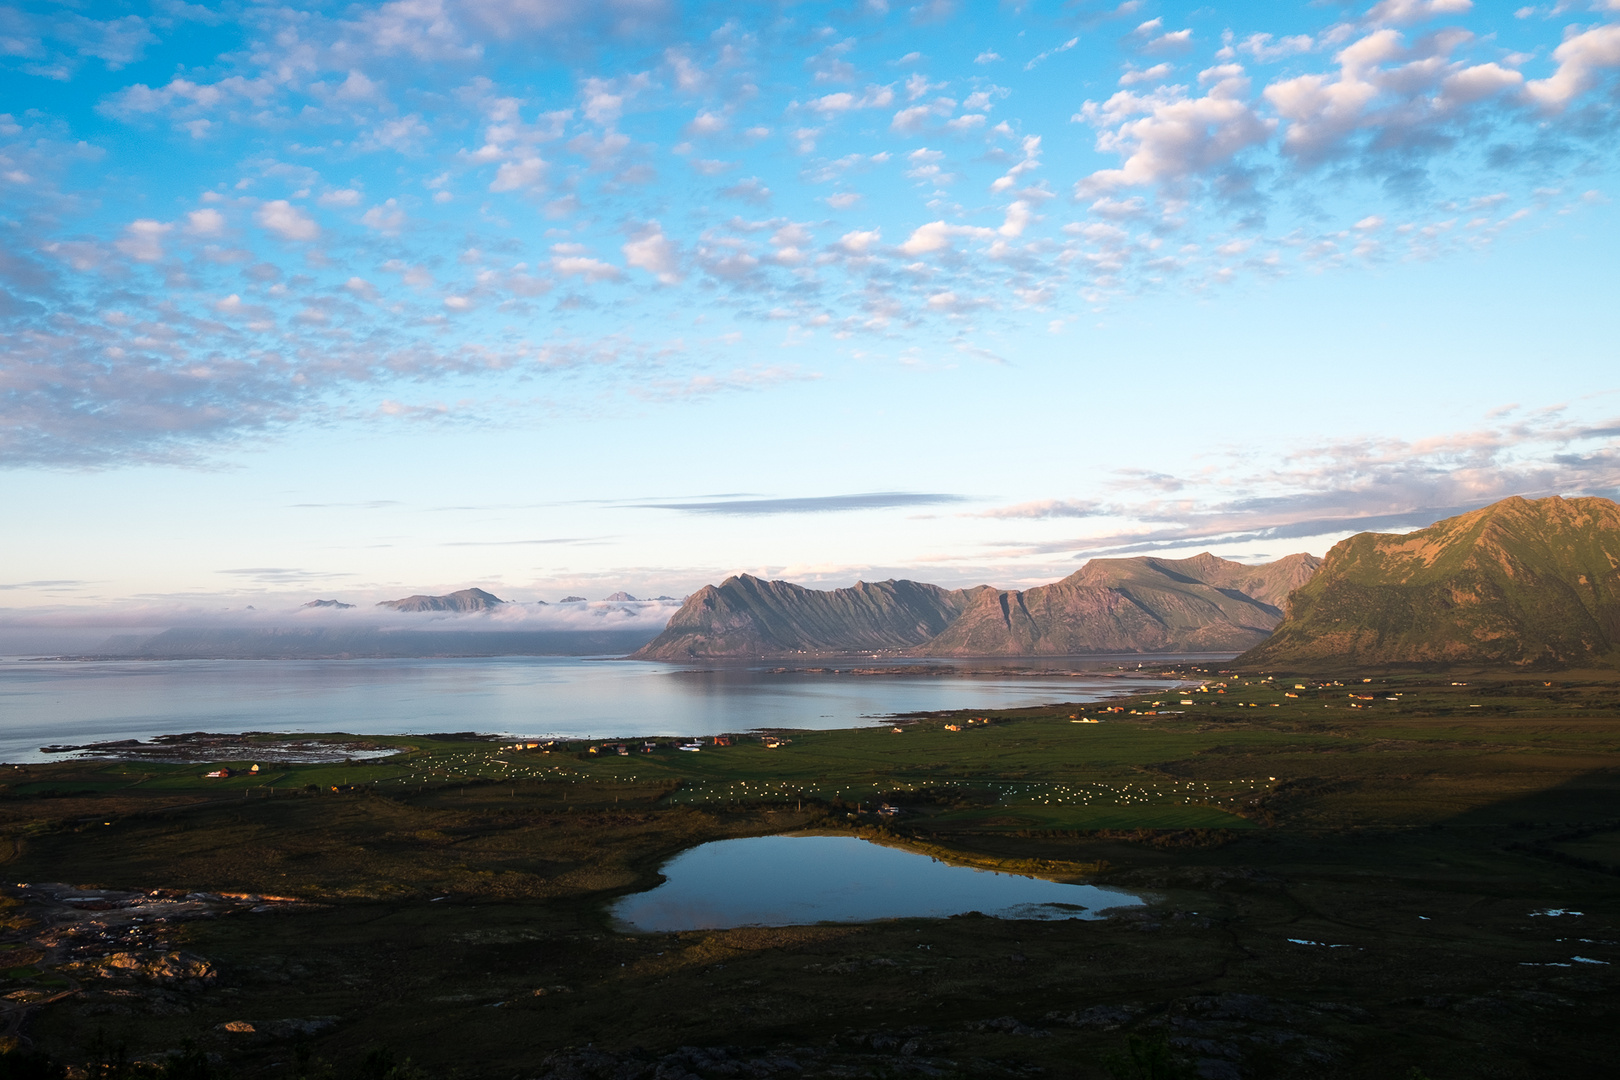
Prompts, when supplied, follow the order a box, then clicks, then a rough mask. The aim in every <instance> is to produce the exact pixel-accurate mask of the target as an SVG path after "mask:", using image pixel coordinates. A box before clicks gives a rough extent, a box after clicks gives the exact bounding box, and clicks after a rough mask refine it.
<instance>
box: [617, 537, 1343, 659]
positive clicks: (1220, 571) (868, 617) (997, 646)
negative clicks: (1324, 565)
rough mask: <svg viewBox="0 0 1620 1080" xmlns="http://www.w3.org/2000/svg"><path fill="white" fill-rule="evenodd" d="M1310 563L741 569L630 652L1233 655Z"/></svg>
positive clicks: (1276, 614) (1204, 559)
mask: <svg viewBox="0 0 1620 1080" xmlns="http://www.w3.org/2000/svg"><path fill="white" fill-rule="evenodd" d="M1319 562H1320V560H1318V559H1316V558H1314V557H1312V556H1310V555H1290V556H1288V558H1286V559H1282V560H1279V561H1277V562H1274V563H1268V564H1266V565H1264V566H1246V565H1244V564H1242V563H1235V562H1229V561H1227V560H1225V559H1219V558H1216V557H1215V556H1213V555H1208V554H1205V555H1199V556H1197V557H1195V558H1191V559H1180V560H1170V559H1153V558H1135V559H1093V560H1092V561H1091V562H1089V563H1087V564H1086V565H1085V566H1084V567H1082V568H1081V569H1080V570H1079V571H1077V572H1076V573H1074V574H1071V575H1070V576H1069V577H1067V578H1064V579H1063V580H1062V581H1059V582H1056V583H1055V584H1052V585H1042V586H1039V587H1037V588H1033V589H1027V590H1022V591H1016V590H1015V591H1007V590H1001V589H993V588H991V587H990V586H988V585H981V586H978V587H977V588H973V589H954V590H947V589H942V588H940V587H939V586H937V585H927V584H924V583H922V582H916V581H880V582H876V583H861V584H858V585H855V586H854V587H852V588H848V589H833V590H830V591H823V590H818V589H806V588H804V587H802V586H799V585H793V584H790V583H788V582H785V581H764V580H761V579H760V578H756V577H753V576H751V575H747V574H744V575H742V576H740V577H731V578H727V579H726V580H725V581H723V582H721V583H720V584H719V585H709V586H705V587H704V588H702V589H700V590H698V591H697V592H695V593H693V594H692V595H691V596H689V597H687V598H686V602H685V603H684V604H682V605H681V608H680V610H679V611H677V612H676V613H675V615H674V617H673V618H671V619H670V621H669V625H668V626H667V627H666V628H665V630H664V632H663V633H662V634H660V635H658V637H656V638H654V639H653V640H652V641H651V642H650V643H648V645H647V646H646V647H645V648H643V649H642V650H641V651H640V652H638V653H636V657H637V658H639V659H645V660H690V659H696V658H701V657H727V656H735V657H742V656H770V655H781V654H787V653H801V652H807V653H841V652H873V651H891V652H894V651H903V652H905V653H906V654H908V655H914V656H1057V655H1071V654H1084V653H1104V652H1239V651H1241V650H1243V649H1245V648H1248V647H1249V646H1251V645H1254V644H1256V643H1257V642H1259V641H1261V640H1263V639H1264V638H1265V636H1266V635H1267V634H1268V633H1270V631H1271V628H1272V627H1274V626H1276V625H1277V623H1278V622H1279V621H1280V620H1281V619H1282V615H1283V613H1282V605H1283V603H1284V602H1285V600H1286V598H1287V596H1288V593H1289V592H1290V590H1292V589H1294V588H1296V587H1298V586H1299V585H1300V584H1302V583H1303V582H1305V581H1307V580H1309V578H1310V576H1311V574H1312V573H1313V572H1314V571H1315V569H1316V567H1317V565H1318V563H1319Z"/></svg>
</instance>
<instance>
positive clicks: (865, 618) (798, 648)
mask: <svg viewBox="0 0 1620 1080" xmlns="http://www.w3.org/2000/svg"><path fill="white" fill-rule="evenodd" d="M972 594H973V590H963V589H957V590H954V591H952V590H947V589H942V588H940V587H939V586H938V585H925V584H923V583H921V582H917V581H878V582H871V583H868V582H859V583H857V584H856V585H854V586H852V587H850V588H847V589H832V590H830V591H824V590H821V589H806V588H804V587H803V586H801V585H793V584H790V583H788V582H786V581H765V580H763V579H762V578H757V577H754V576H753V575H751V574H742V575H740V576H737V577H728V578H726V580H724V581H722V582H721V583H720V584H719V585H705V586H704V587H703V588H701V589H699V590H698V591H697V592H695V593H693V594H692V595H691V596H689V597H687V598H686V602H685V603H683V604H682V605H681V606H680V610H678V611H676V612H675V614H674V616H673V617H671V619H670V620H669V625H668V626H667V627H665V628H664V632H663V633H662V634H659V635H658V636H657V637H656V638H654V639H653V640H652V641H651V642H649V643H648V644H647V645H646V646H645V647H644V648H642V649H640V650H639V651H637V652H636V653H635V654H634V655H633V657H632V658H633V659H637V660H690V659H694V658H697V657H723V656H763V655H771V654H780V653H795V652H821V653H831V652H854V651H861V650H865V651H872V650H880V649H898V648H906V647H908V646H913V645H921V644H923V643H924V642H926V641H929V640H931V639H932V638H933V637H935V636H936V635H937V634H939V632H940V631H942V630H944V629H945V628H946V627H947V626H949V625H950V624H951V622H952V620H954V619H955V618H956V617H957V616H958V615H959V614H961V612H962V611H963V610H964V609H965V608H966V607H967V605H968V603H969V601H970V599H971V596H972Z"/></svg>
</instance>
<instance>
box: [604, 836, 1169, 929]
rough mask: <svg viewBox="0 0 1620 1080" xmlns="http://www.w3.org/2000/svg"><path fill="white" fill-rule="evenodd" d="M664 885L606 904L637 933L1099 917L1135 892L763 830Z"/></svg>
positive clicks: (694, 853)
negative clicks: (977, 916) (956, 918)
mask: <svg viewBox="0 0 1620 1080" xmlns="http://www.w3.org/2000/svg"><path fill="white" fill-rule="evenodd" d="M660 870H661V872H662V873H663V875H664V878H665V880H664V883H663V884H662V885H659V886H658V887H657V888H655V889H650V890H648V891H647V892H644V893H635V894H633V895H631V896H626V897H623V898H622V899H619V900H617V901H615V902H614V903H613V905H612V906H611V907H610V908H609V910H610V911H611V912H612V914H613V917H614V918H615V919H617V920H618V921H619V922H620V923H622V924H624V925H626V926H628V927H630V928H631V929H635V930H644V931H665V932H667V931H676V930H716V929H721V928H723V927H730V926H796V925H802V924H804V923H817V922H868V921H870V920H873V919H901V918H936V919H937V918H943V917H945V916H949V915H961V914H964V913H966V912H969V911H978V912H981V913H983V914H985V915H994V916H998V917H1000V918H1007V919H1096V918H1101V916H1100V915H1098V914H1097V912H1099V911H1105V910H1107V909H1109V908H1118V907H1130V906H1139V905H1140V904H1141V903H1142V902H1143V901H1142V899H1141V898H1140V897H1138V896H1133V895H1132V894H1130V893H1125V892H1120V891H1118V890H1117V889H1101V888H1098V887H1097V886H1095V885H1066V884H1063V883H1061V882H1056V881H1043V880H1041V879H1040V878H1030V877H1022V876H1019V875H1017V874H998V873H994V872H992V871H988V870H974V869H972V868H970V867H965V866H951V865H949V864H948V863H942V862H939V861H938V860H936V859H931V858H929V857H928V856H927V855H920V854H918V853H917V852H914V851H902V850H899V849H896V848H889V847H881V846H879V845H877V844H870V843H867V842H866V841H865V840H859V839H856V838H855V837H852V836H759V837H750V838H747V839H743V840H717V841H715V842H714V843H711V844H700V845H699V846H697V847H695V848H692V849H691V850H690V851H684V852H682V853H681V854H679V855H677V856H675V858H673V859H671V860H670V861H669V862H667V863H665V864H664V865H663V866H662V867H661V868H660Z"/></svg>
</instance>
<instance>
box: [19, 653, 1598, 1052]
mask: <svg viewBox="0 0 1620 1080" xmlns="http://www.w3.org/2000/svg"><path fill="white" fill-rule="evenodd" d="M1191 674H1193V675H1194V676H1195V677H1201V676H1197V673H1191ZM1453 681H1455V682H1464V681H1465V680H1461V679H1458V680H1427V681H1425V680H1422V679H1417V678H1408V679H1395V680H1389V681H1380V682H1377V683H1371V684H1369V683H1363V682H1362V681H1361V680H1360V679H1359V678H1358V679H1356V680H1355V681H1353V682H1352V681H1350V680H1345V685H1336V684H1334V683H1333V682H1331V681H1328V682H1325V683H1324V682H1310V683H1302V684H1300V686H1299V687H1297V688H1296V687H1295V685H1294V684H1293V682H1292V681H1291V680H1290V681H1285V682H1284V683H1277V682H1269V681H1260V680H1241V679H1238V678H1236V677H1228V678H1219V677H1216V678H1215V679H1214V680H1213V681H1211V682H1209V683H1208V684H1207V687H1208V688H1207V689H1206V690H1205V691H1203V692H1198V691H1193V690H1190V689H1182V690H1171V691H1167V692H1165V693H1162V694H1159V695H1156V696H1154V697H1152V698H1141V699H1134V700H1131V701H1123V702H1115V703H1110V707H1111V708H1116V709H1119V710H1121V711H1117V712H1111V711H1110V712H1101V710H1099V709H1098V708H1097V707H1086V708H1084V709H1082V708H1079V707H1063V708H1054V709H1044V710H1026V711H1022V712H1019V713H980V714H973V717H972V718H978V717H983V718H985V719H987V720H989V721H990V722H989V723H983V724H974V725H968V724H966V723H965V721H966V720H967V719H969V718H970V717H969V716H968V715H966V714H964V715H962V716H955V715H953V716H927V717H914V718H908V719H906V720H905V721H903V722H901V723H900V724H898V725H896V726H897V727H898V728H899V730H898V731H895V730H892V729H891V728H889V727H884V728H879V729H875V730H863V731H844V732H820V733H810V732H801V733H793V734H792V736H791V738H792V742H791V743H788V744H786V745H781V746H778V747H775V748H767V747H766V746H765V745H764V744H763V743H761V742H760V741H758V740H753V741H742V740H739V741H738V743H737V745H734V746H729V747H717V746H713V745H708V746H706V747H705V749H704V751H703V752H701V753H697V754H690V753H678V752H673V751H672V749H670V748H669V747H668V746H665V747H661V748H659V749H657V750H655V751H653V752H650V753H641V752H640V743H639V742H638V743H635V744H632V745H633V747H634V751H633V752H632V753H630V754H627V755H624V756H620V755H619V754H618V753H617V752H616V750H609V751H607V752H605V753H600V752H599V753H597V754H592V753H590V752H589V750H588V747H587V746H586V745H585V744H575V745H573V746H571V747H559V748H554V749H553V750H552V751H551V752H549V753H548V752H543V751H542V750H541V749H539V748H535V749H523V750H513V749H511V748H510V747H502V746H500V745H498V744H493V743H486V742H478V741H470V740H461V741H456V740H448V739H423V738H416V737H412V738H401V739H398V740H393V742H394V744H395V745H398V746H400V747H401V753H400V754H399V755H397V756H395V757H392V758H387V759H383V760H380V761H376V762H368V763H359V762H357V763H350V764H345V763H342V762H326V763H320V764H310V765H307V766H298V765H286V764H276V765H274V766H271V767H269V768H267V769H265V770H262V771H261V772H260V773H258V774H243V775H237V776H233V777H231V778H229V779H223V780H220V779H214V780H205V779H203V778H202V777H201V776H200V774H201V772H202V771H203V767H202V766H199V765H197V764H195V763H184V764H174V765H164V764H161V763H154V762H152V761H150V760H142V761H134V762H125V763H119V762H112V763H109V762H106V761H77V762H60V763H53V764H50V765H43V766H41V765H36V766H27V767H15V768H14V767H6V771H7V772H9V773H10V774H11V775H9V776H6V777H4V779H5V780H8V781H9V783H7V784H6V785H5V787H4V790H3V791H0V857H3V858H4V859H5V863H6V870H5V875H6V881H7V883H8V885H7V887H6V888H5V890H4V892H5V894H6V899H5V901H4V903H5V904H6V905H7V906H6V907H5V908H4V910H3V911H0V919H3V931H0V949H3V950H4V951H5V952H6V953H7V954H8V955H9V957H10V963H9V965H8V966H7V968H6V969H4V973H5V983H4V985H3V986H0V1025H4V1034H5V1036H6V1037H7V1038H8V1039H9V1040H11V1042H10V1045H12V1046H14V1047H15V1048H16V1050H15V1051H14V1052H13V1054H12V1056H11V1058H10V1059H6V1060H9V1061H11V1062H12V1063H13V1064H16V1063H17V1062H18V1061H20V1059H19V1058H18V1055H20V1054H22V1053H24V1052H33V1053H43V1054H48V1055H50V1056H52V1057H53V1058H55V1059H57V1060H59V1061H61V1062H64V1063H67V1064H68V1065H69V1066H71V1069H72V1071H73V1073H74V1074H76V1075H101V1076H113V1075H123V1076H133V1075H143V1074H147V1073H152V1074H156V1073H158V1072H159V1071H160V1070H166V1073H167V1075H170V1076H187V1077H203V1076H215V1075H224V1074H226V1073H229V1074H231V1075H234V1076H237V1077H242V1078H249V1077H298V1076H320V1075H332V1076H337V1077H368V1078H369V1077H375V1078H378V1080H381V1078H382V1077H386V1076H393V1077H395V1078H396V1080H403V1078H405V1077H410V1076H433V1077H441V1076H463V1077H468V1078H475V1077H500V1078H508V1077H520V1078H538V1077H554V1078H558V1080H562V1078H570V1080H571V1078H587V1077H589V1078H602V1080H607V1078H615V1080H680V1078H685V1077H689V1076H694V1075H695V1076H699V1077H820V1076H850V1077H856V1076H923V1077H928V1076H1050V1077H1060V1076H1063V1077H1066V1076H1076V1077H1108V1076H1113V1077H1163V1076H1201V1077H1208V1078H1227V1077H1254V1078H1267V1077H1369V1078H1372V1077H1379V1078H1415V1077H1423V1076H1426V1077H1432V1078H1435V1080H1443V1078H1448V1077H1458V1078H1462V1077H1503V1078H1507V1077H1586V1076H1593V1077H1596V1076H1610V1075H1613V1067H1614V1066H1613V1063H1612V1046H1613V1032H1614V1030H1615V1026H1616V1023H1617V1022H1620V994H1617V990H1620V975H1617V969H1620V904H1617V902H1616V901H1617V898H1620V877H1616V873H1617V872H1620V771H1617V768H1620V693H1617V692H1616V687H1615V686H1614V685H1613V684H1612V683H1606V682H1602V681H1597V680H1589V681H1583V680H1581V679H1578V678H1566V679H1561V680H1553V682H1552V683H1548V682H1547V681H1546V680H1543V679H1534V680H1530V679H1519V680H1511V681H1510V680H1480V679H1478V678H1475V679H1471V680H1466V682H1467V683H1470V684H1471V685H1452V682H1453ZM1223 684H1224V685H1223ZM1182 700H1187V701H1190V702H1193V704H1191V705H1182V704H1181V701H1182ZM1161 703H1162V704H1161ZM1099 712H1101V715H1100V717H1099ZM1094 718H1100V719H1101V720H1102V721H1103V722H1101V723H1097V724H1088V723H1080V722H1078V721H1082V720H1086V719H1094ZM950 727H956V728H960V729H961V730H956V731H952V730H950ZM232 764H233V766H234V767H236V768H245V767H246V765H247V764H248V763H247V762H235V763H232ZM334 788H336V789H337V790H333V789H334ZM879 803H888V804H890V805H892V806H898V807H899V808H900V813H899V814H898V815H896V816H894V817H892V818H879V817H878V816H876V815H874V814H873V813H871V810H872V809H873V808H874V805H875V804H879ZM807 829H809V830H821V831H827V830H860V831H862V832H863V833H864V834H865V835H868V836H871V837H874V838H878V839H882V840H884V841H885V842H889V843H898V844H904V845H910V846H915V847H919V848H921V849H923V850H927V851H929V852H930V853H933V854H937V855H948V856H950V857H952V858H956V859H960V860H961V861H964V862H971V863H975V864H977V865H986V866H999V867H1002V868H1004V869H1023V870H1030V871H1039V872H1041V873H1043V874H1045V875H1047V876H1052V877H1059V878H1065V877H1067V878H1080V877H1085V878H1086V879H1087V880H1092V881H1096V882H1098V883H1106V884H1110V885H1115V886H1119V887H1124V888H1133V889H1137V890H1140V891H1144V892H1146V893H1147V894H1149V898H1150V900H1151V901H1152V902H1151V903H1150V905H1149V906H1148V907H1146V908H1138V909H1125V910H1124V911H1123V913H1121V914H1119V915H1116V916H1114V917H1111V918H1106V919H1103V920H1100V921H1078V920H1076V921H1060V922H1033V921H1030V922H1023V921H1003V920H998V919H993V918H986V917H983V916H977V915H966V916H961V917H957V918H951V919H943V920H927V919H915V920H895V921H890V922H882V923H875V924H865V925H820V926H805V927H790V928H780V929H771V928H752V929H737V930H728V931H698V932H690V933H682V934H631V933H625V932H622V931H621V930H618V929H616V928H615V927H614V926H613V925H611V924H610V923H609V922H608V920H607V918H606V916H605V915H604V914H603V908H602V902H603V900H604V899H607V898H611V897H612V896H616V895H620V894H622V893H624V892H628V891H633V890H636V889H640V888H646V887H648V886H650V885H652V884H654V883H655V882H656V880H657V877H656V872H657V866H658V865H659V863H660V862H661V861H662V860H663V859H665V858H667V857H668V856H670V855H671V854H673V853H675V852H676V851H678V850H680V849H682V848H685V847H688V846H690V845H692V844H695V843H699V842H702V841H705V840H710V839H717V838H722V837H731V836H742V835H757V834H765V833H779V832H790V831H794V830H807ZM22 883H26V884H22ZM98 890H99V891H98ZM9 1067H11V1066H9V1065H6V1064H5V1063H4V1062H3V1061H0V1069H4V1068H9ZM9 1075H17V1074H16V1073H12V1074H9ZM39 1075H45V1074H43V1073H41V1074H39Z"/></svg>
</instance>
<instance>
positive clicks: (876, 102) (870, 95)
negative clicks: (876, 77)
mask: <svg viewBox="0 0 1620 1080" xmlns="http://www.w3.org/2000/svg"><path fill="white" fill-rule="evenodd" d="M892 104H894V90H893V88H892V87H888V86H868V87H867V88H866V89H865V91H863V92H862V93H860V94H851V93H848V92H847V91H845V92H840V93H836V94H827V95H824V96H822V97H819V98H815V99H814V100H812V101H811V102H809V107H810V108H811V109H814V110H815V111H817V112H819V113H825V114H832V113H843V112H852V111H854V110H856V109H884V108H887V107H888V106H890V105H892Z"/></svg>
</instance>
